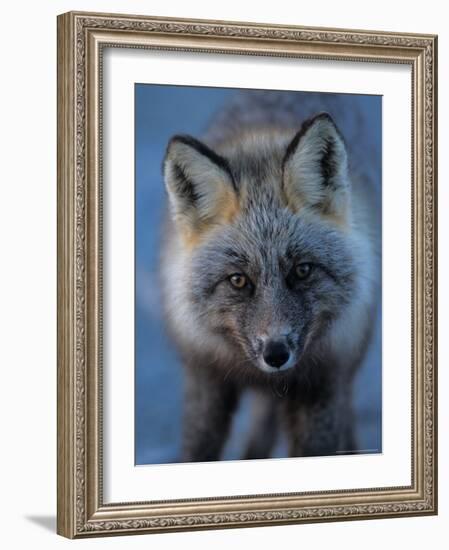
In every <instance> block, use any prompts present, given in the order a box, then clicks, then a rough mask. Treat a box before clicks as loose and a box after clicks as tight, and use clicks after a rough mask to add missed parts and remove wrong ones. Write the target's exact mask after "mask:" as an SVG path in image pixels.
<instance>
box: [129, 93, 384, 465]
mask: <svg viewBox="0 0 449 550" xmlns="http://www.w3.org/2000/svg"><path fill="white" fill-rule="evenodd" d="M381 136H382V97H381V96H375V95H363V94H341V93H339V94H336V93H335V94H334V93H320V92H319V91H317V92H301V91H276V90H253V89H230V88H212V87H194V86H170V85H167V86H165V85H155V84H146V83H137V84H135V213H136V214H135V220H136V221H135V223H136V225H135V242H136V245H135V269H136V272H135V277H136V278H135V327H136V331H135V392H136V395H135V463H136V464H137V465H144V464H160V463H176V462H208V461H216V460H241V459H266V458H287V457H306V456H307V457H310V456H331V455H342V454H343V455H344V454H364V453H366V454H368V453H380V452H382V338H381V316H382V311H381V303H382V288H381V286H382V285H381V246H382V212H381V204H382V158H381V151H382V137H381Z"/></svg>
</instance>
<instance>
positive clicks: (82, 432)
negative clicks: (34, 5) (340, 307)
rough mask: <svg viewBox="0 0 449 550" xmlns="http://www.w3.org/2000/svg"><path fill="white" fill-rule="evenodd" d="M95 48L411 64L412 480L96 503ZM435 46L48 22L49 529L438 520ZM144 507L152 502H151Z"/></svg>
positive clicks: (81, 20)
mask: <svg viewBox="0 0 449 550" xmlns="http://www.w3.org/2000/svg"><path fill="white" fill-rule="evenodd" d="M104 47H127V48H129V47H131V48H148V49H163V50H179V51H197V52H204V53H212V52H214V53H223V54H226V53H233V54H241V55H257V56H259V55H265V56H275V57H276V56H278V57H280V56H284V57H299V58H304V57H308V58H314V59H317V58H321V59H327V60H347V61H348V60H350V61H359V62H382V63H402V64H408V65H409V66H410V67H411V69H412V79H411V80H412V81H411V86H412V117H411V122H412V129H413V131H412V159H413V160H412V164H413V166H412V174H413V176H412V180H413V181H412V197H413V198H412V205H411V208H412V219H413V223H412V228H411V232H412V266H411V274H412V288H413V290H412V294H413V295H412V304H413V305H412V311H411V315H412V327H413V328H412V330H413V334H412V352H411V357H412V380H413V383H412V388H411V399H412V419H411V430H412V450H411V465H412V483H411V485H410V486H406V487H394V488H381V487H379V488H375V489H360V490H350V491H347V490H345V491H323V492H318V493H300V494H298V493H296V494H294V493H291V494H282V495H251V496H244V497H217V498H207V499H192V500H173V501H164V502H162V501H157V502H144V503H118V504H105V503H104V502H103V497H102V437H101V434H102V432H101V430H102V409H101V397H102V177H101V175H102V158H101V89H102V72H101V68H102V50H103V48H104ZM436 109H437V37H436V36H433V35H422V34H402V33H389V32H378V31H375V32H374V31H362V30H341V29H323V28H305V27H298V26H281V25H264V24H253V23H238V22H222V21H205V20H189V19H172V18H159V17H142V16H131V15H115V14H97V13H82V12H70V13H66V14H63V15H60V16H59V17H58V519H57V531H58V533H59V534H61V535H64V536H66V537H70V538H82V537H86V536H93V535H96V536H99V535H113V534H133V533H138V532H139V533H143V532H145V533H147V532H161V531H181V530H191V529H209V528H214V529H215V528H225V527H249V526H261V525H275V524H287V523H304V522H316V521H335V520H349V519H370V518H381V517H398V516H412V515H425V514H436V513H437V439H436V434H437V431H436V430H437V401H436V399H437V394H436V390H437V379H436V374H437V371H436V369H437V330H436V329H437V299H436V298H437V286H436V285H437V265H436V260H437V232H436V231H437V225H436V224H437V219H436V215H437V203H436V200H437V191H436V183H437V180H436V177H437V174H436V167H437V158H436V154H437V150H436V149H437V110H436ZM149 497H150V495H149Z"/></svg>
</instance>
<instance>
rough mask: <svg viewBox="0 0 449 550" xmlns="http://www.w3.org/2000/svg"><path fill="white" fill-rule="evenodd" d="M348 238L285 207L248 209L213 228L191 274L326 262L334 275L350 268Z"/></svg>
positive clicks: (257, 272) (272, 270) (266, 271)
mask: <svg viewBox="0 0 449 550" xmlns="http://www.w3.org/2000/svg"><path fill="white" fill-rule="evenodd" d="M351 249H352V246H351V239H350V238H348V237H347V236H346V235H345V234H343V233H342V232H340V231H338V230H336V229H335V228H333V227H332V225H331V224H326V223H322V222H320V220H315V219H313V218H311V217H301V216H300V215H298V214H292V213H291V212H290V211H289V210H288V209H287V208H285V207H279V208H275V209H272V210H268V209H263V208H262V209H260V208H258V209H248V210H247V211H246V213H244V212H243V213H241V214H240V215H239V216H238V217H237V219H236V220H235V221H234V222H233V223H232V224H229V225H228V226H227V227H222V228H220V229H218V228H217V230H216V231H213V232H211V233H210V235H209V238H208V239H207V240H206V241H204V242H203V243H202V244H201V245H199V246H198V247H197V249H196V250H195V251H194V254H193V266H194V268H195V269H194V272H195V273H202V275H204V276H205V277H206V276H207V278H209V277H210V278H211V279H212V280H213V279H214V278H219V276H220V275H221V274H222V273H223V272H224V271H229V270H232V269H234V268H235V269H241V270H242V271H244V272H246V273H247V274H249V275H253V276H256V277H260V276H263V277H264V278H268V279H267V280H269V279H270V278H271V277H275V275H276V274H278V273H281V272H282V271H285V270H288V269H289V268H290V267H291V266H292V265H293V264H294V263H295V262H299V261H309V262H314V263H317V264H320V265H324V266H326V268H327V269H329V271H330V272H331V273H333V274H334V275H335V276H336V278H338V279H341V278H345V277H348V276H350V274H351V273H352V271H353V269H354V258H353V255H352V253H351Z"/></svg>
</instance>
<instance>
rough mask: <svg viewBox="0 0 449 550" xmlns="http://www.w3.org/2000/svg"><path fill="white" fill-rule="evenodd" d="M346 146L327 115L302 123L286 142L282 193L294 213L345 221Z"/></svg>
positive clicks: (347, 199)
mask: <svg viewBox="0 0 449 550" xmlns="http://www.w3.org/2000/svg"><path fill="white" fill-rule="evenodd" d="M347 165H348V161H347V155H346V147H345V144H344V141H343V137H342V136H341V134H340V132H339V130H338V129H337V127H336V125H335V123H334V121H333V120H332V118H331V116H330V115H328V114H327V113H321V114H319V115H317V116H315V117H313V118H311V119H309V120H306V121H305V122H304V123H303V125H302V128H301V130H300V131H299V132H298V133H297V134H296V135H295V137H294V138H293V140H292V141H291V142H290V144H289V146H288V147H287V151H286V153H285V157H284V161H283V178H282V185H283V191H284V194H285V196H286V200H287V204H288V205H289V206H290V207H291V208H292V209H293V210H294V211H298V210H300V209H301V208H304V207H308V208H311V209H313V210H315V211H318V212H321V213H322V214H325V215H329V216H331V217H335V218H337V219H343V220H344V219H345V218H346V216H347V214H348V204H349V193H350V185H349V181H348V175H347Z"/></svg>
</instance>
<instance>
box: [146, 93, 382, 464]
mask: <svg viewBox="0 0 449 550" xmlns="http://www.w3.org/2000/svg"><path fill="white" fill-rule="evenodd" d="M235 93H236V91H235V90H232V89H222V88H199V87H188V86H161V85H153V84H136V86H135V155H136V157H135V163H136V165H135V169H136V174H135V185H136V250H135V252H136V266H135V269H136V273H135V276H136V281H135V282H136V303H135V322H136V324H135V326H136V342H135V345H136V347H135V349H136V354H135V391H136V396H135V398H136V399H135V462H136V464H151V463H166V462H177V461H178V460H179V451H180V441H181V419H182V383H183V381H182V367H181V365H180V364H179V361H178V358H177V355H176V352H175V350H174V349H173V346H172V344H171V342H170V340H169V338H168V336H167V334H166V333H165V330H164V321H163V317H162V310H161V303H160V294H159V287H160V284H159V275H158V258H159V251H160V242H161V231H162V221H163V218H164V214H165V200H166V197H165V189H164V184H163V179H162V171H161V167H162V159H163V156H164V152H165V148H166V145H167V142H168V140H169V139H170V137H171V136H172V135H173V134H176V133H188V134H192V135H193V136H195V137H201V135H202V134H203V133H204V131H205V130H206V128H207V125H208V122H209V121H210V119H211V117H212V116H213V115H214V113H216V112H218V111H219V110H220V108H221V107H222V106H223V105H224V104H225V103H226V101H227V100H229V99H231V98H232V96H233V95H234V94H235ZM329 96H333V98H332V97H329ZM332 99H334V100H335V101H334V103H332V102H331V103H329V101H330V100H332ZM298 100H299V101H303V102H304V103H305V104H310V105H313V109H314V110H315V112H318V111H320V110H327V111H329V112H330V114H331V115H332V116H333V117H334V119H335V120H336V122H337V125H338V126H339V128H340V130H341V131H342V133H343V135H344V136H345V138H346V140H347V142H348V146H349V149H350V158H351V159H352V162H353V163H359V164H360V165H361V163H364V164H363V166H364V172H365V173H367V175H368V177H370V178H371V179H373V181H375V182H377V185H378V190H379V197H380V194H381V135H382V132H381V121H382V112H381V108H382V102H381V97H380V96H364V95H350V94H320V93H309V92H298ZM321 104H322V105H321ZM351 108H354V112H357V113H358V115H357V120H356V119H355V118H354V117H352V116H347V115H344V113H346V112H348V109H349V110H350V109H351ZM333 109H334V111H335V112H332V110H333ZM311 114H314V113H311ZM360 127H362V128H363V132H361V133H360ZM381 379H382V376H381V313H380V297H379V315H378V320H377V323H376V330H375V334H374V339H373V342H372V345H371V347H370V349H369V351H368V356H367V358H366V360H365V362H364V364H363V366H362V368H361V370H360V371H359V373H358V375H357V379H356V384H355V391H354V399H355V407H356V415H357V436H358V443H359V448H360V449H361V450H365V451H366V452H380V451H381V387H382V385H381ZM249 408H250V400H249V397H247V398H245V399H244V400H243V402H242V405H241V407H240V410H239V412H238V414H237V415H236V418H235V421H234V425H233V431H232V436H231V439H230V441H229V442H228V445H227V447H226V449H225V454H224V458H226V459H238V458H239V455H240V453H241V451H242V440H243V439H244V438H245V436H246V434H247V432H248V430H249V422H248V420H249V414H248V413H249ZM285 452H286V450H285V443H284V441H283V440H282V438H281V439H280V441H279V444H278V445H277V447H276V450H275V453H274V456H286V454H285Z"/></svg>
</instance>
